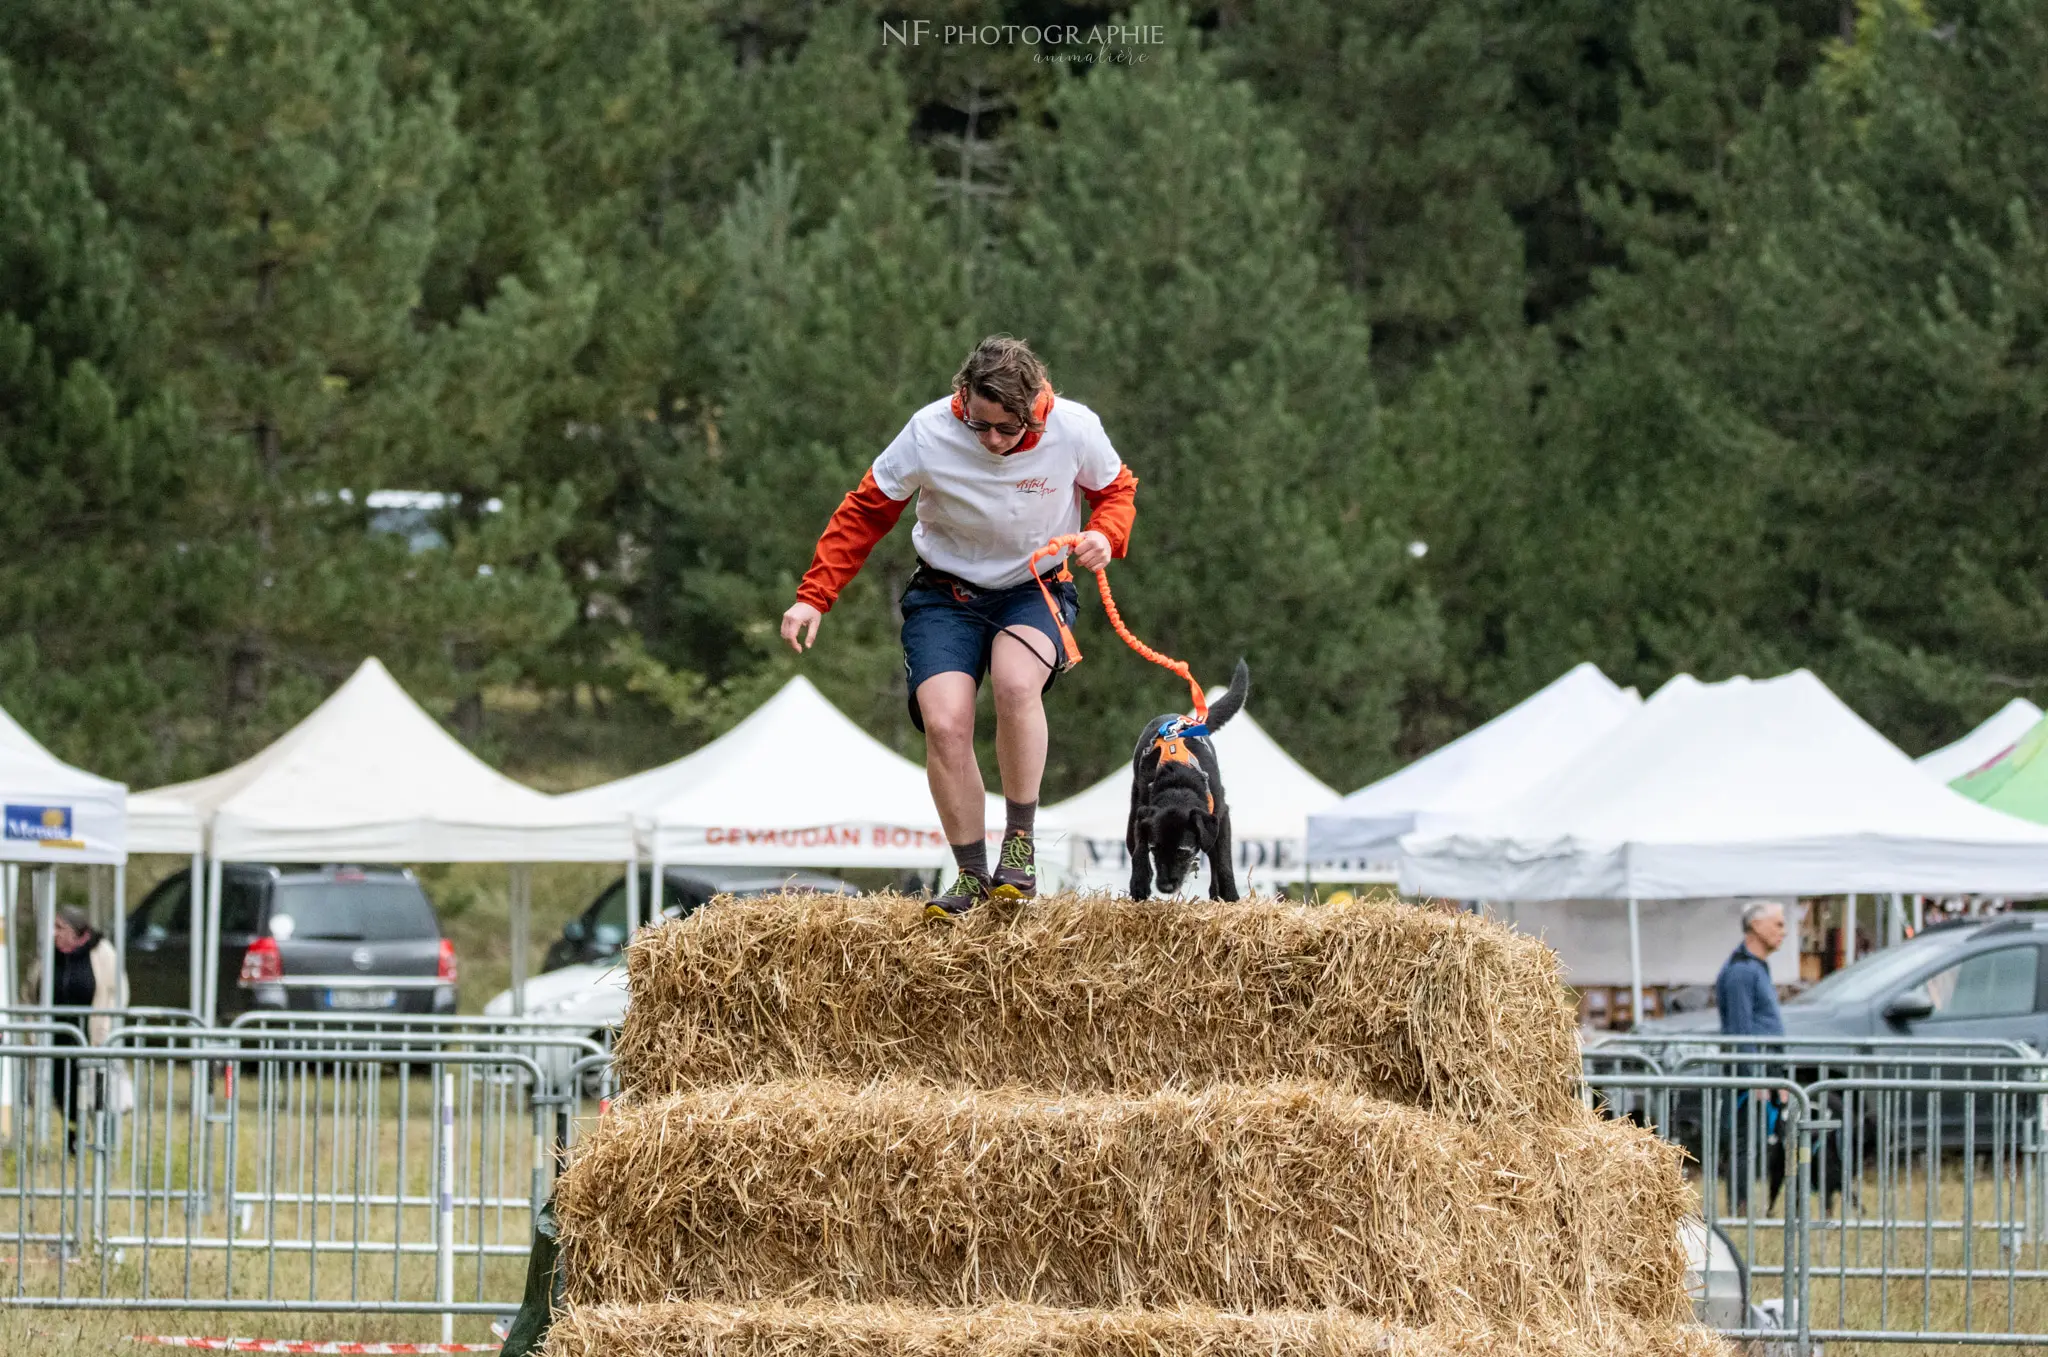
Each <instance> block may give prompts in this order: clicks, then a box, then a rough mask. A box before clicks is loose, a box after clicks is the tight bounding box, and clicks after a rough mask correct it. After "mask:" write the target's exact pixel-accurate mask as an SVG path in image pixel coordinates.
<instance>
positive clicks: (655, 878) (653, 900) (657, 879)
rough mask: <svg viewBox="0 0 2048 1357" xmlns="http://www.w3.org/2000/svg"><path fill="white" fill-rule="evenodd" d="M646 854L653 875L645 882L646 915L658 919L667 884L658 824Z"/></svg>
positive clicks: (630, 936)
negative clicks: (652, 841) (650, 860)
mask: <svg viewBox="0 0 2048 1357" xmlns="http://www.w3.org/2000/svg"><path fill="white" fill-rule="evenodd" d="M647 855H648V856H649V857H650V858H652V859H653V875H652V876H651V877H650V878H649V879H648V882H647V915H648V917H649V918H652V919H659V918H660V917H661V897H662V894H663V888H664V887H666V886H667V885H668V883H667V882H666V881H664V880H663V879H662V876H663V874H664V873H665V872H667V871H668V864H667V863H665V862H663V861H662V860H661V826H660V825H658V824H657V825H656V826H655V827H654V843H653V845H652V847H650V848H649V849H648V853H647ZM632 940H633V935H632V934H631V933H628V934H627V935H626V941H627V942H631V941H632Z"/></svg>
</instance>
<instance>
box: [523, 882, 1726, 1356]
mask: <svg viewBox="0 0 2048 1357" xmlns="http://www.w3.org/2000/svg"><path fill="white" fill-rule="evenodd" d="M628 969H629V975H630V983H631V993H632V1003H631V1007H630V1009H629V1011H628V1017H627V1024H626V1029H625V1031H624V1032H623V1033H622V1034H621V1036H620V1039H619V1042H618V1044H617V1050H616V1065H617V1069H618V1073H619V1076H620V1079H621V1082H622V1084H623V1086H624V1087H625V1089H626V1090H627V1097H626V1098H625V1099H624V1101H623V1102H622V1103H621V1105H620V1106H619V1107H617V1108H615V1109H614V1110H613V1112H612V1113H611V1114H610V1115H609V1116H607V1117H605V1118H604V1119H603V1120H602V1121H601V1122H600V1123H599V1124H598V1126H597V1127H596V1128H595V1130H594V1131H592V1132H591V1133H590V1134H589V1135H588V1136H587V1137H586V1138H585V1139H584V1140H583V1142H582V1143H581V1144H580V1146H579V1147H578V1151H577V1154H576V1157H575V1160H574V1162H573V1163H572V1164H571V1166H570V1168H569V1169H568V1170H567V1172H566V1173H565V1174H564V1176H563V1178H562V1180H561V1182H560V1184H559V1185H558V1188H557V1192H556V1216H557V1220H558V1228H559V1230H560V1238H561V1246H562V1266H563V1271H564V1275H565V1281H566V1290H567V1295H568V1300H569V1302H570V1306H569V1309H568V1310H567V1311H566V1312H565V1313H564V1314H563V1315H562V1316H561V1317H560V1318H559V1319H558V1320H557V1321H556V1324H555V1327H554V1329H553V1331H552V1333H551V1334H550V1337H549V1340H548V1351H549V1353H550V1354H551V1355H552V1357H572V1355H573V1357H596V1354H599V1353H604V1354H625V1355H626V1357H683V1355H684V1354H693V1355H701V1357H771V1354H772V1357H954V1355H955V1354H958V1357H967V1354H968V1353H970V1352H975V1353H982V1352H986V1353H998V1354H1012V1353H1014V1354H1016V1355H1017V1357H1026V1354H1028V1355H1029V1357H1141V1355H1142V1357H1239V1354H1242V1355H1243V1357H1253V1355H1254V1354H1259V1355H1260V1357H1297V1354H1298V1357H1340V1355H1341V1354H1352V1353H1366V1352H1390V1353H1409V1354H1415V1357H1433V1355H1434V1354H1437V1353H1449V1352H1499V1353H1503V1354H1505V1353H1531V1354H1534V1353H1542V1354H1553V1353H1555V1354H1564V1353H1582V1352H1584V1353H1609V1352H1611V1353H1616V1354H1619V1353H1623V1352H1627V1353H1631V1354H1639V1353H1656V1354H1664V1353H1671V1354H1678V1353H1687V1354H1691V1353H1700V1354H1705V1353H1711V1352H1715V1351H1718V1350H1719V1349H1718V1345H1717V1344H1716V1342H1715V1341H1714V1340H1713V1339H1712V1338H1711V1337H1710V1336H1708V1335H1706V1334H1705V1333H1704V1332H1702V1331H1700V1330H1697V1329H1694V1328H1691V1327H1689V1326H1688V1325H1687V1323H1686V1321H1687V1319H1688V1317H1689V1311H1688V1306H1687V1303H1686V1298H1685V1294H1684V1286H1683V1273H1684V1259H1683V1256H1682V1254H1681V1252H1680V1250H1679V1245H1678V1240H1677V1225H1678V1219H1679V1216H1680V1215H1681V1213H1682V1212H1683V1211H1684V1209H1685V1197H1686V1189H1685V1187H1684V1184H1683V1181H1682V1178H1681V1176H1680V1173H1679V1167H1678V1163H1677V1160H1676V1152H1675V1151H1674V1150H1673V1149H1671V1148H1670V1147H1669V1146H1666V1145H1665V1144H1663V1143H1662V1142H1660V1141H1658V1140H1656V1139H1655V1138H1653V1137H1651V1136H1649V1135H1647V1134H1645V1133H1643V1132H1641V1131H1639V1130H1637V1129H1635V1128H1633V1127H1630V1126H1627V1125H1624V1124H1616V1123H1612V1122H1605V1121H1602V1120H1599V1119H1598V1118H1596V1117H1594V1116H1593V1115H1592V1114H1590V1113H1589V1112H1587V1111H1586V1110H1585V1109H1584V1108H1583V1107H1582V1106H1581V1104H1580V1103H1579V1102H1578V1100H1577V1098H1576V1097H1575V1095H1574V1084H1575V1082H1576V1078H1577V1070H1578V1060H1577V1047H1576V1042H1575V1040H1574V1033H1573V1013H1572V1009H1571V1007H1570V1005H1569V1004H1568V1002H1567V1000H1566V997H1565V994H1564V991H1563V988H1562V986H1561V985H1560V984H1559V983H1558V979H1557V974H1556V965H1555V958H1554V957H1553V956H1552V954H1551V953H1550V952H1549V951H1548V950H1547V949H1545V948H1543V947H1542V946H1541V945H1540V944H1538V943H1535V942H1533V941H1531V940H1529V939H1526V938H1522V937H1519V936H1517V935H1516V934H1514V933H1512V932H1510V931H1508V930H1505V929H1503V928H1500V927H1498V926H1496V925H1493V924H1490V923H1487V922H1485V921H1483V920H1480V919H1478V918H1476V917H1473V916H1469V915H1460V914H1446V913H1440V912H1437V911H1432V910H1419V909H1414V908H1411V907H1406V906H1402V905H1400V904H1398V903H1396V902H1394V901H1392V900H1388V899H1370V900H1364V901H1361V902H1359V903H1357V904H1353V905H1349V906H1326V907H1315V908H1304V907H1300V906H1294V905H1289V904H1286V903H1285V902H1278V901H1272V900H1255V901H1249V902H1245V903H1240V904H1220V903H1209V902H1201V903H1188V902H1174V901H1154V902H1143V903H1140V902H1132V901H1128V900H1119V899H1111V898H1109V897H1103V896H1062V897H1056V898H1051V899H1046V900H1040V901H1035V902H1030V903H1027V904H1024V905H1021V906H988V907H984V908H983V909H981V910H978V911H976V912H975V914H973V915H971V916H969V917H968V918H967V919H965V920H963V921H961V922H960V923H958V924H955V925H951V926H948V925H933V924H931V923H927V922H926V921H925V920H924V919H923V917H922V907H921V906H920V905H919V904H918V903H917V902H915V901H910V900H905V899H899V898H895V897H888V896H881V897H866V898H842V897H832V896H826V897H818V896H789V897H775V898H769V899H764V900H749V901H720V902H719V903H718V904H716V905H715V906H714V907H712V908H708V909H705V910H701V911H699V912H697V913H696V914H694V915H693V916H691V917H690V918H689V919H687V920H684V921H682V922H680V923H676V924H670V925H667V926H664V927H662V928H660V929H657V930H654V931H652V932H650V933H648V934H645V935H643V936H642V937H641V938H640V939H638V940H637V941H635V942H634V944H633V946H632V947H631V949H630V951H629V953H628Z"/></svg>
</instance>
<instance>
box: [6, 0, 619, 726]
mask: <svg viewBox="0 0 2048 1357" xmlns="http://www.w3.org/2000/svg"><path fill="white" fill-rule="evenodd" d="M10 24H11V26H12V29H13V31H12V32H10V33H9V35H8V36H9V43H8V46H9V47H10V48H12V49H13V50H20V51H33V52H36V53H38V54H39V60H38V66H37V68H36V70H35V72H34V78H33V80H32V81H30V80H25V85H26V87H28V88H30V89H31V90H32V91H33V95H34V101H35V103H36V104H37V106H38V107H39V108H41V109H43V110H44V111H45V115H46V117H48V118H49V120H50V121H51V122H52V124H53V126H57V127H60V128H62V129H63V132H64V135H65V136H66V137H67V139H68V140H69V142H70V144H71V145H72V146H73V147H74V148H75V153H76V154H78V155H79V156H80V158H81V159H82V160H84V161H85V163H86V165H87V167H88V170H89V173H90V175H91V177H92V182H93V184H94V185H95V187H96V189H97V191H98V192H99V194H100V196H101V197H102V198H103V199H104V200H105V201H106V202H107V204H108V205H109V208H110V210H111V211H112V212H113V213H114V214H115V215H116V216H117V217H118V218H120V219H121V220H122V221H123V222H124V223H126V224H127V225H128V226H129V227H130V228H131V229H132V230H133V232H134V237H135V240H136V250H137V256H138V259H139V261H140V267H141V269H142V272H143V275H144V278H145V280H146V283H145V286H144V288H143V289H142V291H141V293H140V296H141V297H142V298H143V299H144V301H145V303H146V308H147V318H148V321H149V323H150V324H151V325H152V326H154V327H155V330H156V333H158V334H159V335H160V337H161V343H160V344H159V345H158V346H157V348H156V351H155V352H154V353H153V354H152V358H153V366H154V367H155V369H156V374H157V376H158V377H159V379H160V380H161V381H162V382H163V383H164V384H165V385H166V387H167V388H168V389H170V390H172V391H174V392H176V393H177V394H178V395H179V396H180V397H181V398H182V399H183V400H184V401H185V402H187V403H188V404H189V406H190V408H191V409H192V411H193V413H194V418H195V420H196V424H197V437H198V444H197V448H196V450H195V452H194V454H193V455H192V457H191V459H190V463H189V466H188V474H189V476H190V479H191V483H192V484H193V486H194V487H195V490H194V495H193V499H192V501H191V508H192V521H191V523H190V524H189V527H190V530H191V533H192V537H191V548H192V551H193V552H194V553H195V554H198V555H200V556H201V557H202V558H203V565H202V567H201V568H202V569H203V570H204V572H205V574H206V576H207V578H208V579H209V581H210V585H209V591H208V597H207V606H206V609H205V612H204V615H203V616H202V617H199V618H197V619H195V622H196V631H197V634H196V635H195V636H194V638H193V643H192V646H191V649H192V650H193V651H195V652H197V653H199V654H203V655H205V656H207V657H208V660H209V661H210V663H212V664H213V665H215V666H217V668H216V673H217V674H218V676H219V677H218V690H217V693H218V696H217V699H216V702H215V703H214V711H215V713H216V714H217V718H218V720H219V723H220V729H221V732H222V739H223V742H224V745H225V748H223V749H222V750H220V751H218V752H220V753H231V752H238V751H240V750H242V749H246V748H247V747H248V746H249V745H251V744H252V743H255V742H257V741H260V740H261V739H263V738H265V737H266V736H267V735H268V734H269V733H270V732H271V731H273V730H275V729H276V728H277V727H278V726H279V725H281V724H282V723H284V722H285V721H287V720H289V719H292V718H294V717H296V716H297V715H298V714H300V713H302V712H303V710H304V708H305V706H306V705H307V704H308V702H309V701H310V700H311V698H312V697H313V696H315V695H316V694H317V693H319V692H321V691H323V690H324V689H325V688H326V687H327V686H329V685H330V684H331V683H332V682H333V680H334V679H335V678H336V677H337V676H338V675H340V674H345V673H346V672H347V671H348V670H349V669H350V668H351V667H352V666H353V665H354V664H355V663H356V662H357V661H358V660H359V659H360V658H361V656H362V655H363V654H364V653H365V652H366V651H374V652H379V653H382V654H383V655H384V656H385V658H386V659H387V660H389V661H390V662H392V663H393V664H394V666H395V667H397V668H398V669H400V671H401V672H402V673H404V674H405V675H406V676H407V677H409V678H411V679H412V680H413V681H414V682H415V683H417V684H419V685H421V686H422V687H423V688H424V689H425V690H426V691H427V692H428V693H429V694H430V695H435V694H439V695H447V696H455V695H458V694H459V693H461V692H462V691H465V690H473V689H474V687H475V685H476V684H477V683H478V682H480V681H481V680H482V677H483V676H481V675H478V674H475V673H463V672H462V671H463V670H465V669H468V668H470V667H471V666H472V665H473V664H478V663H481V660H480V659H477V658H475V657H480V656H484V655H488V656H490V657H491V660H490V663H489V665H488V666H487V668H488V673H489V674H494V675H497V676H504V675H505V674H507V673H508V672H510V671H513V670H516V668H517V663H518V659H517V657H518V655H519V654H520V652H521V651H522V650H524V649H528V648H531V647H533V646H536V645H540V644H543V643H545V642H546V641H547V640H548V639H549V638H550V637H551V636H552V635H554V634H555V633H556V632H558V631H559V630H560V629H561V627H562V626H563V625H564V624H565V623H566V622H567V621H568V599H567V596H566V595H565V593H564V591H563V590H562V588H561V584H560V580H559V574H558V571H557V570H556V568H555V566H554V564H553V562H552V561H551V560H550V559H548V557H547V555H546V552H547V548H548V547H549V545H550V543H551V542H552V540H553V538H554V536H555V535H557V534H558V533H559V532H560V531H561V530H562V527H563V525H564V523H563V521H564V519H565V517H566V515H567V513H568V511H569V510H570V508H571V507H572V506H571V503H570V502H569V501H563V500H558V499H557V498H556V497H555V495H554V492H553V491H552V489H551V488H550V487H547V486H540V487H535V488H534V489H533V490H531V491H525V490H521V489H519V488H516V487H513V486H511V485H507V486H506V487H505V489H504V491H503V493H502V494H498V495H496V496H495V498H497V499H498V500H499V501H500V502H501V505H502V507H501V510H500V511H499V512H496V513H491V514H485V513H484V512H483V508H484V506H483V504H482V501H483V500H484V499H485V498H487V496H486V495H485V494H484V493H483V492H484V491H485V490H487V489H489V488H490V487H492V486H493V484H494V483H495V482H497V480H498V479H499V477H500V476H501V475H502V474H503V473H504V472H505V470H506V468H507V466H508V465H509V455H510V453H511V452H512V450H513V449H514V448H515V447H516V441H515V439H514V434H515V432H516V431H517V430H518V428H519V427H520V424H521V421H520V419H519V411H520V409H521V407H522V402H523V399H524V393H525V392H526V391H527V390H528V389H529V388H530V386H531V385H532V384H533V381H534V378H535V374H536V373H538V372H544V371H546V370H547V369H548V367H549V366H550V365H551V364H553V363H555V362H557V361H559V358H560V355H561V354H562V353H563V352H564V351H565V350H572V349H573V347H574V343H575V342H576V341H577V340H579V339H580V330H581V326H582V325H583V324H584V323H585V320H586V318H587V299H585V298H583V297H581V296H580V295H578V293H577V290H576V288H575V287H574V285H573V283H574V280H573V278H571V279H562V280H559V281H560V282H561V283H562V286H561V287H560V288H559V289H557V290H556V291H555V292H554V293H553V294H548V293H543V292H541V291H539V290H536V289H534V288H530V287H524V286H518V285H514V284H510V283H508V284H507V285H506V287H505V288H503V289H501V290H500V292H499V293H498V294H497V295H495V296H494V297H493V298H492V299H491V305H490V306H489V307H488V308H470V309H467V310H465V311H464V312H463V313H462V314H461V315H460V317H459V318H456V319H454V320H451V321H449V322H447V323H443V324H428V325H422V324H421V323H420V317H419V315H418V307H419V305H420V303H421V301H422V282H423V278H424V275H425V273H426V269H427V264H428V261H429V260H430V258H431V257H432V255H433V252H434V248H435V240H436V234H435V232H436V221H437V210H436V209H437V200H438V196H439V194H440V193H441V192H442V191H443V189H444V188H445V186H446V183H447V181H448V177H449V174H450V170H451V166H452V164H453V163H454V161H455V159H456V157H457V155H458V153H459V148H460V141H459V137H458V135H457V133H456V130H455V128H454V127H453V125H452V119H451V110H450V104H451V100H450V98H449V97H448V96H447V95H446V93H445V92H444V91H442V90H440V89H435V90H433V91H430V92H429V93H427V94H424V95H421V96H418V97H412V98H405V99H395V98H393V97H392V95H391V94H390V92H389V90H388V89H387V88H386V87H385V85H384V83H383V77H382V74H381V71H380V60H379V57H380V54H379V51H378V48H377V46H376V45H375V44H374V42H373V41H372V40H371V36H370V34H369V32H368V31H367V30H366V29H365V27H364V26H363V24H362V23H361V22H360V21H359V20H357V19H356V18H355V17H354V15H353V14H352V13H351V12H350V11H348V10H346V9H342V8H337V7H335V6H331V5H324V4H316V3H309V2H308V0H250V2H249V3H243V0H179V2H178V3H176V4H171V5H142V4H137V3H130V2H129V0H105V3H102V4H99V5H95V6H93V7H91V8H90V9H89V10H80V9H76V8H73V7H68V6H55V5H52V6H47V7H38V6H24V7H19V8H18V9H17V10H16V11H15V12H14V13H13V14H12V15H11V17H10ZM381 488H418V489H425V490H439V491H467V492H469V493H468V494H467V495H466V497H465V500H464V504H465V506H467V507H466V511H465V513H463V514H458V515H450V516H449V518H448V521H447V522H445V523H444V525H443V526H444V528H445V530H446V535H447V536H448V537H449V539H450V541H451V545H450V547H449V549H447V550H443V551H431V552H419V553H413V552H410V551H409V549H408V546H407V544H406V543H405V542H404V541H401V540H399V539H396V538H393V537H389V536H375V535H372V534H370V533H368V532H367V531H366V525H367V521H368V509H367V505H366V499H367V496H368V494H369V492H371V491H374V490H377V489H381ZM486 519H488V521H485V520H486Z"/></svg>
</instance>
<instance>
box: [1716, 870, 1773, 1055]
mask: <svg viewBox="0 0 2048 1357" xmlns="http://www.w3.org/2000/svg"><path fill="white" fill-rule="evenodd" d="M1784 941H1785V906H1784V905H1783V904H1781V903H1779V902H1778V901H1776V900H1752V901H1750V902H1749V903H1748V904H1747V905H1745V906H1744V907H1743V910H1742V945H1741V946H1740V947H1737V948H1736V949H1735V950H1734V952H1732V953H1730V954H1729V957H1728V960H1727V961H1725V962H1723V963H1722V965H1721V973H1720V974H1719V975H1718V976H1716V977H1714V1002H1715V1003H1716V1004H1717V1005H1718V1006H1719V1007H1720V1010H1721V1030H1722V1031H1723V1032H1725V1033H1727V1034H1729V1035H1730V1036H1745V1037H1746V1036H1768V1037H1782V1036H1784V1035H1785V1019H1784V1017H1783V1015H1781V1014H1780V1013H1779V1012H1778V991H1777V988H1776V987H1775V986H1774V985H1773V984H1772V983H1771V965H1770V955H1771V953H1773V952H1775V951H1777V950H1778V946H1779V944H1781V943H1783V942H1784Z"/></svg>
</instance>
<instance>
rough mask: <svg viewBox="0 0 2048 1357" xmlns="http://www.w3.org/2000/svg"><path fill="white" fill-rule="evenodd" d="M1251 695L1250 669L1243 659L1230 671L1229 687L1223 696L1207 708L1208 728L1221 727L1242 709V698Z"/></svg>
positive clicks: (1217, 728) (1218, 728)
mask: <svg viewBox="0 0 2048 1357" xmlns="http://www.w3.org/2000/svg"><path fill="white" fill-rule="evenodd" d="M1251 695H1252V671H1251V669H1250V667H1249V666H1247V665H1246V664H1245V662H1244V661H1243V660H1239V661H1238V662H1237V668H1235V669H1233V670H1232V671H1231V672H1230V687H1229V688H1228V689H1226V690H1225V691H1224V694H1223V696H1221V697H1219V698H1217V699H1216V701H1215V703H1214V704H1213V705H1212V706H1210V708H1209V729H1210V730H1212V731H1215V730H1221V729H1223V723H1224V722H1226V721H1228V720H1229V719H1230V718H1231V717H1233V716H1235V715H1237V714H1238V713H1239V712H1241V711H1243V710H1244V700H1245V699H1246V698H1248V697H1250V696H1251Z"/></svg>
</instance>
